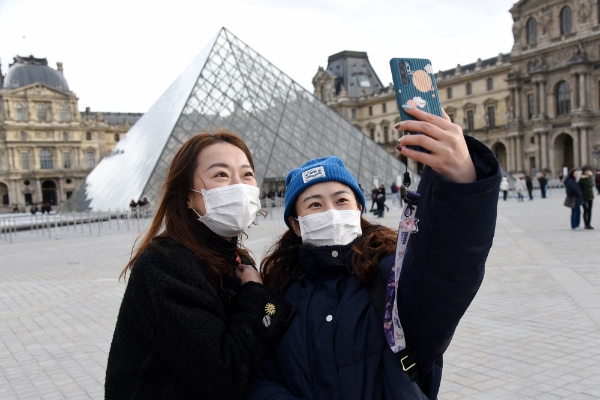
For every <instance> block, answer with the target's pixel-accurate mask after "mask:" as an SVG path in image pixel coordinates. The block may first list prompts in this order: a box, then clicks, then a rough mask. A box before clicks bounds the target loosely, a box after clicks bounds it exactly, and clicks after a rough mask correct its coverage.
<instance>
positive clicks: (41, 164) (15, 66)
mask: <svg viewBox="0 0 600 400" xmlns="http://www.w3.org/2000/svg"><path fill="white" fill-rule="evenodd" d="M140 116H141V114H131V113H98V112H91V111H90V110H89V108H88V109H86V111H85V112H79V111H78V99H77V96H76V95H75V93H74V92H73V91H71V90H70V89H69V85H68V83H67V80H66V79H65V76H64V74H63V66H62V63H60V62H59V63H57V69H53V68H51V67H49V66H48V62H47V60H46V59H44V58H34V57H33V56H31V57H20V56H17V57H15V58H14V62H13V63H12V64H10V65H9V69H8V71H7V73H6V75H2V72H1V70H0V212H7V211H9V210H10V209H11V208H12V207H11V206H12V205H14V204H16V205H18V206H19V208H20V210H24V206H26V205H29V204H32V203H41V202H47V203H49V204H51V205H58V204H61V203H63V202H64V201H65V200H66V199H67V198H68V197H69V196H70V195H71V193H73V191H74V190H75V188H77V186H78V185H79V184H81V182H82V181H83V180H84V179H85V177H86V176H87V175H88V174H89V172H90V171H91V170H92V169H93V168H94V167H95V166H96V165H97V164H98V163H99V162H100V160H101V159H102V158H103V157H104V156H105V155H106V154H108V153H109V152H110V151H111V150H112V148H113V147H114V146H115V144H116V143H117V142H118V141H119V140H120V139H123V138H124V137H125V133H126V132H127V131H128V130H129V128H130V127H131V125H132V124H134V123H135V122H136V121H137V120H138V119H139V118H140Z"/></svg>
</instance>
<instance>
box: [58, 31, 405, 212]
mask: <svg viewBox="0 0 600 400" xmlns="http://www.w3.org/2000/svg"><path fill="white" fill-rule="evenodd" d="M214 127H222V128H227V129H229V130H231V131H233V132H235V133H236V134H238V135H239V136H240V137H241V138H242V139H243V140H244V142H245V143H246V145H247V146H248V148H249V149H250V151H251V153H252V155H253V157H254V165H255V175H256V179H257V181H258V183H259V187H260V186H261V185H262V183H263V182H264V181H265V179H266V180H273V179H281V180H283V179H285V176H286V174H287V173H288V171H290V170H291V169H293V168H296V167H298V166H300V165H302V164H303V163H304V162H306V161H307V160H309V159H312V158H317V157H324V156H329V155H336V156H338V157H340V158H341V159H342V160H343V161H344V163H345V165H346V167H347V168H348V170H350V171H351V172H352V173H353V174H354V176H356V178H357V179H358V181H359V182H360V183H362V184H363V187H364V189H365V190H366V191H369V190H370V189H371V184H372V182H373V178H374V177H378V178H379V182H381V183H385V185H386V186H389V185H391V183H392V181H393V180H395V179H396V176H397V175H401V174H402V173H403V172H404V170H405V166H404V164H402V163H401V162H400V161H399V160H398V159H396V158H395V157H393V156H392V155H391V154H389V153H388V152H387V151H385V150H384V149H382V148H381V147H380V146H379V145H377V144H376V143H375V142H374V141H373V140H371V139H370V138H368V137H367V136H366V135H364V134H363V133H362V132H361V131H360V130H359V129H357V128H356V127H354V126H353V125H352V124H351V123H350V122H348V121H347V120H345V119H344V118H343V117H341V116H340V115H338V114H337V113H336V112H335V111H333V110H331V109H330V108H329V107H327V106H326V105H325V104H323V103H322V102H321V101H319V100H318V99H316V98H315V97H314V96H313V95H312V94H311V93H309V92H308V91H307V90H305V89H304V88H303V87H301V86H300V85H299V84H297V83H296V82H294V81H293V80H292V79H291V78H290V77H288V76H287V75H285V74H284V73H283V72H282V71H280V70H279V69H277V68H276V67H275V66H273V64H271V63H269V61H267V60H266V59H265V58H263V57H262V56H261V55H260V54H258V53H257V52H256V51H254V50H253V49H252V48H250V47H249V46H248V45H246V44H245V43H244V42H242V41H241V40H239V39H238V38H237V37H236V36H234V35H233V34H232V33H231V32H229V31H228V30H226V29H225V28H222V29H221V30H220V31H219V33H218V34H217V36H215V37H214V38H213V39H212V40H211V41H210V43H209V44H208V45H207V46H206V47H205V48H204V50H202V52H201V53H200V54H199V55H198V56H197V57H196V59H195V60H194V61H193V62H192V63H191V64H190V65H189V66H188V67H187V69H186V70H185V71H184V72H183V73H182V74H181V75H180V76H179V77H178V78H177V80H176V81H175V82H174V83H173V84H172V85H171V86H170V87H169V89H167V91H166V92H165V93H164V94H163V95H162V96H161V97H160V98H159V99H158V101H157V102H156V103H155V104H154V105H153V106H152V107H151V108H150V110H148V112H146V113H145V114H144V116H143V117H142V118H140V119H139V120H138V122H137V123H136V124H135V125H134V126H133V127H132V128H131V129H130V130H129V132H128V133H127V135H126V137H125V139H123V140H121V141H120V142H119V143H118V144H117V146H116V147H115V148H114V149H113V150H112V151H111V153H110V154H108V155H107V156H106V157H105V158H104V159H102V161H101V162H100V163H99V164H98V166H97V167H96V168H95V169H94V170H93V171H92V172H91V173H90V174H89V175H88V176H87V178H86V180H85V182H84V183H83V184H82V185H81V186H80V187H79V188H78V189H77V190H76V191H75V192H74V193H73V195H72V196H71V198H70V200H69V202H68V204H67V207H68V208H69V209H71V210H76V211H84V210H89V209H91V210H107V209H109V208H110V209H113V210H114V209H116V208H121V209H123V208H126V207H127V206H128V205H129V202H130V201H131V200H132V199H135V200H137V199H139V198H141V197H147V198H148V199H149V200H151V201H152V200H158V196H159V192H160V188H161V185H162V183H163V181H164V178H165V174H166V172H167V170H168V167H169V165H170V163H171V160H172V159H173V156H174V155H175V153H176V152H177V150H178V149H179V147H180V146H181V145H182V144H183V143H184V142H185V141H186V140H187V139H188V138H190V137H191V136H193V135H195V134H197V133H199V132H203V131H205V130H207V129H210V128H214ZM411 173H412V171H411ZM412 175H413V176H414V173H412Z"/></svg>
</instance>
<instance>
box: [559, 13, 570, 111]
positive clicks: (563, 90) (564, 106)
mask: <svg viewBox="0 0 600 400" xmlns="http://www.w3.org/2000/svg"><path fill="white" fill-rule="evenodd" d="M565 8H566V7H565ZM570 111H571V87H570V86H569V83H568V82H566V81H562V82H560V83H559V84H558V86H557V88H556V115H564V114H568V113H569V112H570Z"/></svg>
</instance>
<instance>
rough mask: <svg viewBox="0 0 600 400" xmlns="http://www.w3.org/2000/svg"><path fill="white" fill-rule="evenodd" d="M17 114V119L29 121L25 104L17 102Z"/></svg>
mask: <svg viewBox="0 0 600 400" xmlns="http://www.w3.org/2000/svg"><path fill="white" fill-rule="evenodd" d="M15 115H16V120H17V121H27V110H26V109H25V106H24V105H23V104H21V103H17V104H15Z"/></svg>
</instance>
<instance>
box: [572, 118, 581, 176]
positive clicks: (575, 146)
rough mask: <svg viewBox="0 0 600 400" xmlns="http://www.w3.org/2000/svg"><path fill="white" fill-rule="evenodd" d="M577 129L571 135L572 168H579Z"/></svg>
mask: <svg viewBox="0 0 600 400" xmlns="http://www.w3.org/2000/svg"><path fill="white" fill-rule="evenodd" d="M579 143H580V140H579V128H577V129H576V130H575V132H574V135H573V164H574V165H573V166H574V167H575V168H578V167H580V166H581V157H579Z"/></svg>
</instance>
